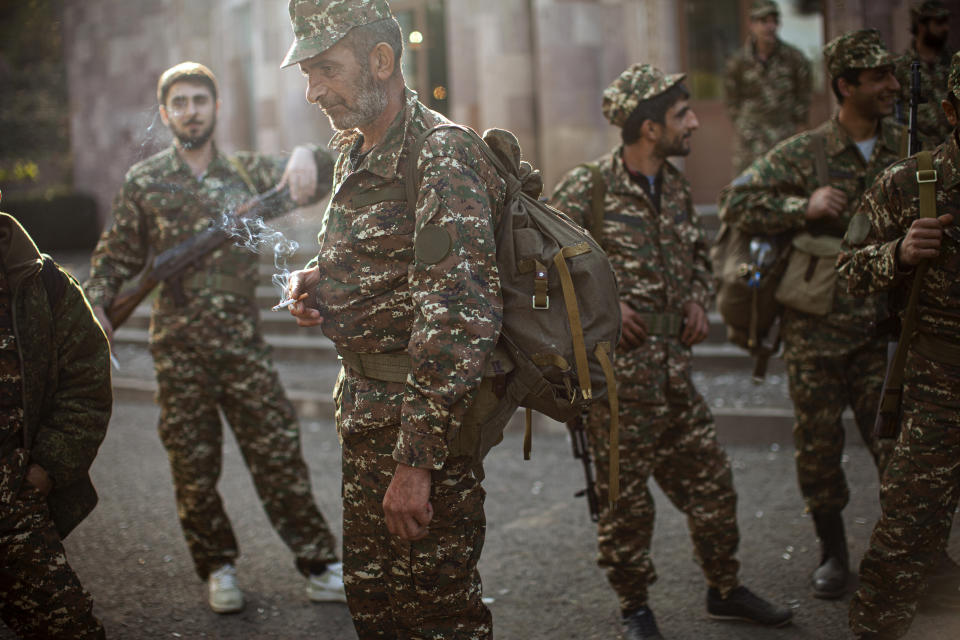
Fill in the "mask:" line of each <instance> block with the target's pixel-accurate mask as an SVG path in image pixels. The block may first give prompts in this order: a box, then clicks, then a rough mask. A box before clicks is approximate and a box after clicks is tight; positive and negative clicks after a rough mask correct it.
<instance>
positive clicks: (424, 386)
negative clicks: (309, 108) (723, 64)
mask: <svg viewBox="0 0 960 640" xmlns="http://www.w3.org/2000/svg"><path fill="white" fill-rule="evenodd" d="M289 7H290V20H291V23H292V25H293V31H294V34H295V41H294V43H293V45H292V46H291V48H290V51H289V53H288V54H287V56H286V58H285V59H284V62H283V64H284V66H288V65H293V64H296V65H298V66H299V68H300V71H301V72H302V73H303V74H304V76H305V77H306V84H307V99H308V100H309V101H310V102H312V103H315V104H316V105H317V106H318V107H319V108H320V110H321V111H323V113H324V114H325V115H326V116H327V117H328V118H329V119H330V122H331V124H332V125H333V127H334V128H335V129H336V130H337V133H336V134H335V135H334V137H333V140H332V141H331V143H330V146H331V147H332V148H335V149H337V150H338V151H339V152H340V156H339V158H338V159H337V161H336V167H335V170H334V176H333V184H334V195H333V197H332V198H331V200H330V204H329V206H328V209H327V212H326V215H325V218H324V223H325V224H324V226H323V227H322V228H321V230H320V233H319V235H318V241H319V253H318V255H317V257H316V259H315V260H314V261H313V262H312V263H311V265H310V266H309V268H307V269H305V270H302V271H298V272H296V273H295V274H294V276H293V278H292V279H291V284H290V288H291V291H290V292H291V295H292V296H297V295H299V294H300V293H301V292H307V293H309V294H311V297H310V298H309V299H308V301H307V302H304V303H300V304H297V305H294V306H293V307H291V313H292V314H293V315H294V316H295V317H296V318H297V320H298V323H299V324H300V325H303V326H311V325H319V327H320V329H321V330H322V331H323V333H324V334H325V335H326V336H327V337H328V338H330V339H331V340H332V341H333V343H334V344H335V345H336V348H337V351H338V352H339V353H340V355H341V357H342V358H343V363H344V367H343V370H342V371H341V374H340V377H339V380H338V382H337V385H336V388H335V390H334V398H335V401H336V423H337V431H338V433H339V435H340V439H341V443H342V447H343V552H344V560H343V566H344V583H345V586H346V592H347V604H348V606H349V607H350V613H351V615H352V617H353V622H354V627H355V628H356V631H357V635H358V636H359V637H360V638H361V640H366V639H369V638H436V639H440V638H462V639H471V640H473V639H477V640H479V639H485V638H490V637H492V634H493V630H492V621H491V615H490V611H489V610H488V609H487V607H486V605H485V604H484V603H483V601H482V599H481V596H482V587H481V582H480V574H479V572H478V570H477V561H478V560H479V558H480V552H481V549H482V548H483V541H484V533H485V516H484V510H483V501H484V490H483V488H482V486H481V484H480V481H481V479H482V476H483V474H482V463H481V461H480V460H476V459H474V458H472V457H471V456H469V455H466V452H464V451H462V450H461V449H458V448H457V446H456V442H457V438H456V436H457V434H458V433H459V432H460V430H461V429H463V428H464V426H465V425H464V416H465V414H466V409H467V406H468V403H469V402H470V401H471V399H472V398H473V397H474V396H475V393H476V391H477V389H478V387H479V383H480V379H481V376H482V374H483V370H484V367H485V364H486V362H487V360H488V356H489V355H490V354H491V353H492V352H493V348H494V346H495V344H496V342H497V338H498V335H499V333H500V326H501V319H502V316H503V302H502V298H501V295H500V279H499V275H498V272H497V263H496V251H495V241H494V228H495V226H496V220H497V216H498V215H499V210H500V202H501V201H502V199H503V198H504V197H505V194H506V191H505V185H504V181H503V180H502V179H501V178H500V177H499V176H498V175H497V172H496V169H495V168H494V167H493V166H491V165H490V164H489V162H488V161H487V160H486V159H485V156H484V155H483V153H482V152H481V150H480V149H479V148H478V146H477V145H476V144H475V143H474V142H473V141H472V138H471V137H470V136H469V135H468V134H467V133H466V132H464V131H462V130H459V129H449V128H448V129H442V130H440V131H437V132H434V133H433V134H431V135H430V137H429V138H428V139H427V141H426V143H425V144H424V145H423V148H422V150H421V152H420V154H419V155H418V157H417V158H416V160H417V167H418V169H419V171H418V176H416V177H415V184H417V186H418V192H417V194H416V196H415V198H416V201H415V202H407V201H406V200H407V198H406V197H405V196H403V195H400V194H404V193H405V191H404V184H405V179H406V172H407V170H408V164H407V163H408V156H410V155H411V153H412V152H411V151H410V149H411V147H412V146H413V145H414V143H415V142H416V140H417V138H418V136H419V135H420V134H422V133H424V132H426V131H427V130H429V129H431V128H433V127H434V126H436V125H441V124H447V123H449V121H448V120H447V119H446V118H444V117H443V116H442V115H440V114H439V113H436V112H434V111H431V110H430V109H428V108H426V107H425V106H424V105H423V104H422V103H421V102H420V101H419V100H418V99H417V96H416V94H415V93H414V92H412V91H410V90H409V89H408V88H407V87H406V85H405V82H404V78H403V73H402V70H401V54H402V42H403V38H402V35H401V32H400V27H399V25H398V24H397V21H396V19H395V18H394V16H393V14H392V13H391V12H390V7H389V6H388V5H387V3H386V2H385V1H384V0H291V1H290V4H289ZM398 192H399V193H398Z"/></svg>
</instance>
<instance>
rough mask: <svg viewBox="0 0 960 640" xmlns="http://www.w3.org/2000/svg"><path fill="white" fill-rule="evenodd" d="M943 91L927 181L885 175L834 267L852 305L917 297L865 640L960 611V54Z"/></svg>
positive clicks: (864, 620)
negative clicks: (959, 549)
mask: <svg viewBox="0 0 960 640" xmlns="http://www.w3.org/2000/svg"><path fill="white" fill-rule="evenodd" d="M945 89H946V91H945V93H946V95H947V98H946V100H944V101H943V102H942V103H941V104H940V107H941V108H942V109H943V111H944V113H945V116H946V118H947V121H948V122H949V123H950V124H951V126H952V127H953V131H952V133H951V134H950V135H949V136H948V137H947V139H946V140H944V142H943V143H942V144H941V145H940V146H938V147H937V148H936V149H935V150H934V151H933V152H932V163H931V164H932V168H933V172H934V173H933V174H932V176H931V175H930V174H929V172H927V173H925V172H924V171H922V170H921V169H922V167H921V166H920V164H919V160H918V157H917V156H912V157H910V158H907V159H906V160H903V161H901V162H898V163H896V164H894V165H893V166H891V167H889V168H888V169H887V170H886V171H884V172H883V173H882V174H881V175H880V176H879V177H878V178H877V180H876V182H875V183H874V185H873V186H872V187H871V188H870V190H869V191H867V193H866V195H865V196H864V198H863V200H862V202H861V205H860V208H859V210H858V212H857V218H859V219H860V220H859V223H858V224H851V227H850V233H849V234H848V242H849V244H850V245H851V247H852V251H851V252H848V253H844V255H843V256H842V257H841V263H840V264H841V266H840V270H841V272H842V273H843V274H844V275H845V276H846V277H847V282H848V286H849V289H850V291H851V293H854V294H858V295H866V294H870V293H874V292H891V293H893V294H896V295H897V296H898V297H900V298H901V299H903V300H906V299H907V296H909V295H910V292H911V290H912V289H913V288H914V287H917V286H921V287H922V288H921V289H920V291H919V298H918V303H917V306H916V311H915V313H916V316H915V318H916V327H917V330H916V332H915V333H914V334H913V336H912V338H911V339H910V342H909V351H908V352H907V359H906V364H905V367H904V378H903V397H902V405H901V415H902V418H901V420H900V435H899V438H898V440H897V446H896V448H895V449H894V450H893V454H892V456H891V458H890V462H889V464H888V465H887V470H886V473H885V474H884V476H883V482H882V484H881V486H880V507H881V509H882V514H881V517H880V520H879V521H878V522H877V524H876V526H875V527H874V530H873V535H872V536H871V538H870V547H869V549H868V550H867V553H866V555H865V556H864V558H863V561H862V562H861V563H860V588H859V589H858V590H857V593H856V595H855V596H854V598H853V600H851V602H850V628H851V629H852V630H853V632H854V633H855V634H856V635H857V637H858V638H861V639H866V638H877V639H884V640H890V639H893V638H900V637H902V636H904V635H905V634H906V633H907V630H908V629H909V628H910V623H911V622H912V621H913V616H914V614H915V612H916V609H917V600H918V598H919V597H920V594H921V593H925V595H924V596H923V598H924V601H925V603H928V604H941V605H946V606H949V607H951V608H952V609H954V610H955V609H956V608H957V606H958V599H960V595H958V594H960V575H958V573H957V571H956V569H955V565H954V568H953V569H952V570H948V571H944V568H943V566H942V564H943V560H944V557H945V549H946V544H947V538H948V537H949V534H950V527H951V524H952V522H953V518H954V512H955V510H956V506H957V498H958V496H960V471H958V466H957V461H958V460H960V412H958V407H960V386H958V384H957V380H958V379H960V288H958V286H957V272H958V265H960V230H958V228H957V221H956V216H957V213H956V212H957V210H958V208H960V147H958V138H957V123H958V117H960V100H958V99H957V97H958V96H960V53H957V54H954V56H953V60H952V62H951V67H950V75H949V80H948V81H947V85H946V87H945ZM921 179H933V180H934V183H933V184H934V193H935V200H934V202H935V206H933V207H931V210H930V211H928V212H923V211H921V207H922V206H923V205H922V203H921V200H922V198H923V196H922V195H921V187H920V184H919V180H921ZM921 215H928V216H929V217H922V218H921V217H920V216H921ZM924 265H926V266H924ZM924 270H925V271H924ZM938 565H940V566H938ZM949 565H952V563H948V569H949ZM925 582H926V583H927V584H924V583H925Z"/></svg>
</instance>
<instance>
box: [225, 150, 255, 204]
mask: <svg viewBox="0 0 960 640" xmlns="http://www.w3.org/2000/svg"><path fill="white" fill-rule="evenodd" d="M227 160H229V161H230V164H231V165H233V168H234V169H235V170H236V172H237V173H239V174H240V178H241V179H242V180H243V183H244V184H245V185H247V189H249V190H250V195H253V196H255V195H257V194H258V193H260V192H259V191H257V187H256V185H254V184H253V179H252V178H251V177H250V172H248V171H247V168H246V167H244V166H243V163H242V162H240V161H239V160H238V159H237V157H236V156H227Z"/></svg>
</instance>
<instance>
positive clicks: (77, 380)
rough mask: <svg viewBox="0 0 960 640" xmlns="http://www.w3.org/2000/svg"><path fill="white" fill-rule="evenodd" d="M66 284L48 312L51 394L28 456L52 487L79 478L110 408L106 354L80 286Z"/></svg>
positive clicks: (99, 439)
mask: <svg viewBox="0 0 960 640" xmlns="http://www.w3.org/2000/svg"><path fill="white" fill-rule="evenodd" d="M61 273H63V275H64V277H66V278H67V280H68V284H67V288H66V290H65V292H64V295H63V297H62V298H61V299H60V301H59V302H58V303H57V306H56V307H55V308H54V309H53V317H54V320H55V323H56V328H55V334H54V345H53V347H52V348H55V349H56V353H57V355H56V362H57V363H58V365H59V369H58V371H57V372H56V380H57V388H56V391H55V392H54V393H53V396H52V402H51V403H50V404H49V405H48V406H46V407H45V413H44V416H43V418H42V419H41V421H40V424H39V428H38V430H37V435H36V439H35V440H34V446H33V449H32V450H31V452H30V456H31V458H32V460H33V461H34V462H36V463H37V464H39V465H40V466H41V467H43V468H44V469H45V470H46V471H47V473H49V474H50V477H51V478H52V479H53V481H54V484H55V485H56V486H57V487H66V486H68V485H70V484H72V483H74V482H76V481H78V480H81V479H83V478H84V477H85V475H86V473H87V471H88V470H89V468H90V465H91V464H93V459H94V457H95V456H96V455H97V449H98V448H99V446H100V443H101V442H102V441H103V438H104V436H105V435H106V432H107V423H108V422H109V420H110V411H111V407H112V404H113V390H112V387H111V384H110V348H109V346H108V344H107V338H106V336H105V335H104V334H103V329H101V328H100V325H99V324H98V323H97V321H96V320H95V319H94V317H93V312H92V311H91V309H90V307H89V305H88V304H87V301H86V300H85V299H84V297H83V292H82V291H81V289H80V285H79V284H77V282H76V281H75V280H73V278H71V277H69V276H68V275H67V274H66V272H64V271H62V270H61Z"/></svg>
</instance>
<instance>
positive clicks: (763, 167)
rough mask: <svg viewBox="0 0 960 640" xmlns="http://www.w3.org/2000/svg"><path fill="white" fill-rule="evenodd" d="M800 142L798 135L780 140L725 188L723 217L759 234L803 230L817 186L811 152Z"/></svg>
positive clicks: (724, 220)
mask: <svg viewBox="0 0 960 640" xmlns="http://www.w3.org/2000/svg"><path fill="white" fill-rule="evenodd" d="M800 145H801V142H800V137H799V136H797V137H794V138H790V139H788V140H787V141H785V142H782V143H780V144H779V145H777V146H776V147H774V148H773V149H772V150H770V151H768V152H767V154H766V155H763V156H761V157H759V158H757V159H756V160H755V161H754V162H753V164H751V165H750V166H749V167H747V169H746V170H744V172H743V173H741V174H740V175H739V176H737V177H736V179H734V181H733V182H731V183H730V184H729V185H727V186H726V187H724V188H723V191H721V192H720V206H719V215H720V220H721V221H723V222H725V223H726V224H730V225H733V226H735V227H737V228H738V229H740V230H742V231H743V232H745V233H749V234H758V235H759V234H767V235H773V234H777V233H782V232H784V231H791V230H796V229H802V228H803V226H804V224H805V222H806V211H807V202H808V201H809V199H810V194H811V193H812V192H813V191H814V187H813V185H812V183H811V181H812V180H813V177H812V176H811V175H809V174H812V172H813V160H812V154H804V153H802V149H797V148H796V147H798V146H800ZM805 156H806V161H804V158H805Z"/></svg>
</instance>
